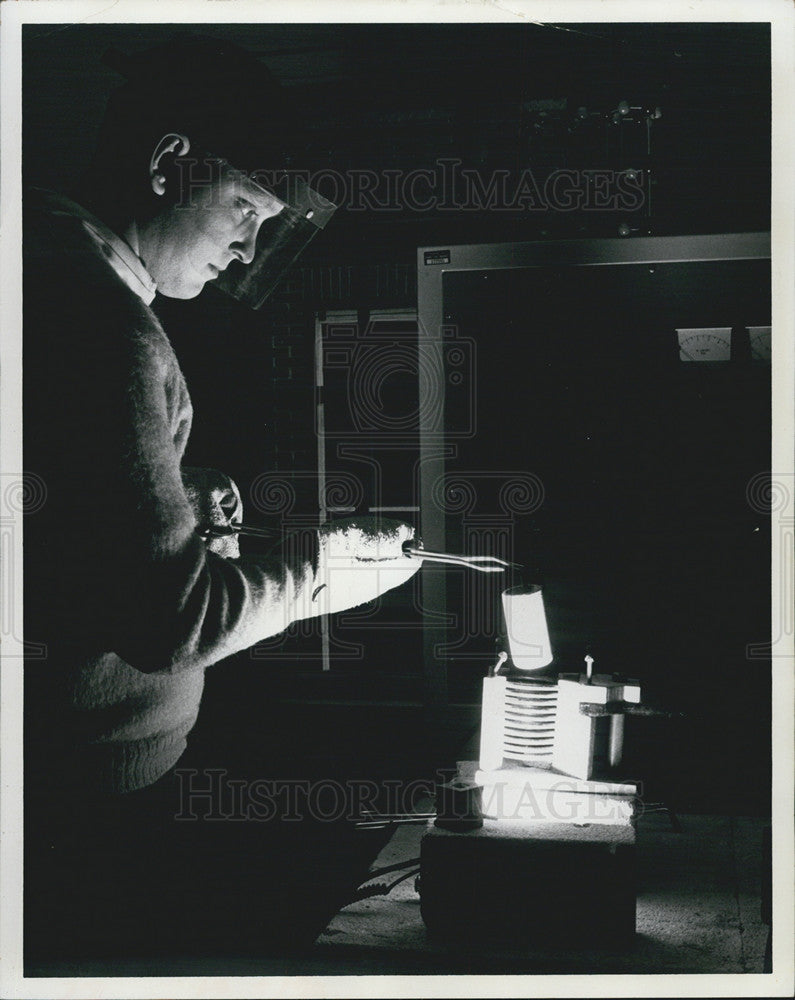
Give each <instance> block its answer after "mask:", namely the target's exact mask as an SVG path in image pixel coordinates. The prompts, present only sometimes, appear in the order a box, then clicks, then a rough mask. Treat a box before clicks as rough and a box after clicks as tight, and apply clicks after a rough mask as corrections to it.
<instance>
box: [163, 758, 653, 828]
mask: <svg viewBox="0 0 795 1000" xmlns="http://www.w3.org/2000/svg"><path fill="white" fill-rule="evenodd" d="M175 773H176V776H177V779H178V785H177V802H176V803H175V812H174V818H175V819H176V820H179V821H183V822H194V823H196V822H213V823H220V822H235V823H245V822H254V823H267V822H271V821H273V820H278V822H282V823H299V822H301V821H307V820H311V821H315V822H321V823H334V822H342V821H344V822H351V823H354V822H357V821H362V820H366V821H367V822H369V823H372V822H374V821H378V822H380V821H383V824H384V825H388V824H389V823H390V822H394V821H399V820H406V819H411V818H412V817H415V816H418V815H420V816H422V817H425V818H428V819H429V820H430V819H432V818H433V812H427V811H423V812H419V810H421V809H424V810H427V806H428V804H429V803H433V802H434V800H435V796H436V791H437V788H438V786H439V785H440V784H442V783H444V782H445V781H448V780H449V779H450V774H449V773H447V772H443V771H438V772H437V773H436V775H435V776H434V777H433V778H416V779H413V780H411V781H402V780H399V779H385V780H382V781H372V780H366V779H355V780H354V779H351V780H345V781H340V780H338V779H332V778H321V779H316V780H309V779H278V778H265V777H262V778H253V779H252V778H236V777H234V776H232V775H230V774H229V772H228V771H227V770H226V769H224V768H208V769H204V770H202V771H198V770H196V769H195V768H178V769H177V771H176V772H175ZM480 803H481V809H482V813H483V816H484V817H485V818H487V819H489V818H493V819H498V820H522V821H528V820H535V821H541V822H544V821H545V822H553V823H555V822H556V823H574V824H582V825H589V824H592V823H616V822H617V823H629V822H630V821H631V820H633V819H637V818H638V817H639V816H640V815H641V813H642V812H643V800H642V787H641V786H638V792H637V794H636V795H597V794H593V793H588V792H583V791H581V790H580V788H579V783H578V782H577V781H576V780H575V779H573V778H566V777H565V776H563V775H561V777H560V779H559V780H557V781H555V782H552V783H551V784H550V785H549V786H548V787H544V788H539V787H535V786H534V785H533V783H532V782H530V781H527V782H524V783H521V784H518V785H517V784H516V783H515V782H507V781H504V782H503V781H496V782H493V783H490V784H487V785H485V786H483V787H482V794H481V796H480ZM451 808H455V807H451ZM464 808H465V807H464V806H463V805H462V806H461V809H462V810H463V809H464ZM466 808H467V809H468V808H469V807H466ZM468 815H469V813H468V812H466V813H464V812H463V811H462V813H461V818H465V816H468ZM448 818H449V817H448ZM453 818H455V814H453Z"/></svg>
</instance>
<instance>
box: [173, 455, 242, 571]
mask: <svg viewBox="0 0 795 1000" xmlns="http://www.w3.org/2000/svg"><path fill="white" fill-rule="evenodd" d="M180 471H181V473H182V485H183V486H184V487H185V493H186V495H187V497H188V500H189V501H190V505H191V507H192V508H193V513H194V515H195V517H196V523H197V524H198V525H200V526H201V527H202V528H209V527H213V528H227V527H229V524H230V523H231V522H232V521H240V520H241V519H242V517H243V503H242V501H241V499H240V490H238V488H237V485H236V484H235V483H234V481H233V480H231V479H230V478H229V476H227V475H225V474H224V473H223V472H219V471H218V470H217V469H200V468H193V467H191V466H183V467H182V469H181V470H180ZM206 545H207V548H208V549H209V550H210V551H211V552H215V553H217V554H218V555H219V556H225V557H226V558H227V559H236V558H237V557H238V556H239V555H240V546H239V541H238V536H237V535H236V534H233V535H226V536H221V537H211V538H208V539H207V542H206Z"/></svg>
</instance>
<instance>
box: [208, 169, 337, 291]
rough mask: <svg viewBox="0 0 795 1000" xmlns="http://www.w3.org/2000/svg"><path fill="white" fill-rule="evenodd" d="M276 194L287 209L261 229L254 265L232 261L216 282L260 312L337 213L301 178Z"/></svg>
mask: <svg viewBox="0 0 795 1000" xmlns="http://www.w3.org/2000/svg"><path fill="white" fill-rule="evenodd" d="M272 193H273V194H274V195H275V196H276V197H277V198H278V200H279V201H280V202H281V203H282V204H283V206H284V207H283V208H282V210H281V212H279V214H278V215H275V216H273V217H272V218H270V219H266V220H265V221H264V222H263V223H262V225H261V226H260V229H259V233H258V234H257V247H256V250H255V253H254V259H253V260H252V262H251V263H250V264H243V263H241V262H240V261H232V263H231V264H229V266H228V267H227V268H226V269H225V270H224V271H222V272H221V274H220V275H219V276H218V277H217V278H216V279H215V280H214V282H213V284H215V285H216V286H217V287H218V288H220V289H222V291H224V292H226V293H227V294H228V295H231V296H233V297H234V298H236V299H238V300H239V301H240V302H245V303H246V305H248V306H250V307H251V308H252V309H259V307H260V306H261V305H262V304H263V302H264V301H265V300H266V299H267V298H268V296H269V295H270V294H271V292H272V291H273V289H274V288H275V287H276V285H277V284H278V283H279V281H280V280H281V279H282V277H283V276H284V274H285V272H286V271H287V270H288V269H289V268H290V266H291V265H292V263H293V262H294V261H295V259H296V258H297V257H298V256H299V255H300V254H301V253H302V252H303V250H304V249H305V248H306V246H307V245H308V244H309V243H310V241H311V240H312V239H313V238H314V237H315V235H316V234H317V233H318V232H320V230H322V229H325V227H326V225H327V224H328V221H329V219H331V217H332V215H333V214H334V212H336V210H337V206H336V205H335V204H333V203H332V202H330V201H327V200H326V199H325V198H323V196H322V195H320V194H318V192H317V191H315V190H313V189H312V188H310V187H309V185H308V184H307V183H306V181H305V180H303V179H302V178H300V177H296V176H291V177H289V178H287V179H286V180H285V181H283V182H282V183H280V184H278V185H276V186H275V187H273V189H272Z"/></svg>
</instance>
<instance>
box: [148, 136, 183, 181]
mask: <svg viewBox="0 0 795 1000" xmlns="http://www.w3.org/2000/svg"><path fill="white" fill-rule="evenodd" d="M189 152H190V140H189V139H188V137H187V136H186V135H183V134H182V133H181V132H167V133H166V134H165V135H164V136H163V138H162V139H160V141H159V142H158V143H157V145H156V146H155V148H154V150H153V152H152V156H151V159H150V160H149V178H150V181H151V184H152V190H153V191H154V192H155V194H160V195H162V194H165V193H166V176H165V174H164V173H163V171H162V170H161V168H160V161H161V160H162V159H163V157H164V156H168V155H169V154H173V155H174V156H187V154H188V153H189Z"/></svg>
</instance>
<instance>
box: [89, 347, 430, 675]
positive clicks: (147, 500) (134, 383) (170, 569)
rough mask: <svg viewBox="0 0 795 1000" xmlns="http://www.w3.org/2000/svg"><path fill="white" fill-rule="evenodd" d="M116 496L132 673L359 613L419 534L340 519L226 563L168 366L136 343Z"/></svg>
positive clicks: (117, 624)
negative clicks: (208, 541)
mask: <svg viewBox="0 0 795 1000" xmlns="http://www.w3.org/2000/svg"><path fill="white" fill-rule="evenodd" d="M129 350H130V352H131V353H130V356H129V358H127V359H126V361H127V363H126V364H125V365H123V366H122V367H123V369H126V371H127V373H128V376H129V377H128V379H127V385H126V391H125V393H124V408H125V412H124V414H123V415H122V419H121V420H120V421H119V424H118V426H119V429H120V433H121V434H122V435H123V436H124V438H125V440H123V441H120V442H119V445H120V452H121V454H123V455H124V461H123V462H122V463H121V465H120V466H119V468H118V469H117V470H116V477H117V480H116V482H114V483H113V488H114V492H115V493H116V495H117V496H118V497H120V498H123V500H122V503H121V509H119V510H117V512H116V524H117V535H116V540H117V543H118V544H114V546H113V556H114V557H115V556H116V554H118V555H119V560H118V564H117V565H114V566H112V567H109V578H110V579H111V580H112V581H113V594H112V599H111V602H110V604H111V606H112V608H113V609H114V610H113V615H112V626H113V627H112V633H111V634H112V636H113V638H112V641H113V646H114V651H115V652H117V653H118V654H119V655H120V656H121V657H122V658H123V659H124V660H126V661H127V662H128V663H130V664H131V665H132V666H133V667H135V668H137V669H139V670H142V671H146V672H153V671H168V672H173V671H178V670H182V669H186V668H193V667H200V666H208V665H210V664H212V663H214V662H216V661H217V660H219V659H222V658H224V657H226V656H229V655H231V654H233V653H235V652H239V651H240V650H242V649H246V648H248V647H250V646H252V645H254V644H255V643H256V642H259V641H260V640H262V639H265V638H267V637H269V636H272V635H275V634H277V633H279V632H281V631H283V630H284V629H285V628H287V627H288V626H289V625H290V624H291V623H292V622H294V621H297V620H299V619H302V618H308V617H312V616H315V615H318V614H322V613H326V612H329V611H340V610H344V609H346V608H351V607H356V606H358V605H360V604H363V603H365V602H367V601H370V600H372V599H374V598H375V597H377V596H378V595H379V594H381V593H383V592H384V591H386V590H389V589H391V588H392V587H394V586H397V585H399V584H401V583H403V582H404V581H406V580H407V579H409V577H411V576H412V575H413V574H414V573H415V572H416V570H417V569H418V567H419V563H418V562H416V561H415V560H411V559H409V558H407V557H406V556H404V554H403V552H402V544H403V542H404V541H406V540H407V539H408V538H410V537H411V536H412V529H411V528H409V526H408V525H403V524H401V523H399V522H388V523H386V524H384V523H383V522H382V523H381V524H379V525H378V527H377V528H376V526H375V525H374V524H373V523H371V522H369V521H367V520H366V519H364V520H359V521H347V522H335V523H334V525H333V526H332V527H329V528H326V529H325V530H321V531H319V532H314V531H313V532H309V533H306V534H302V535H291V536H288V537H287V538H285V539H284V540H283V542H282V543H281V544H280V545H279V546H277V547H276V548H275V549H273V550H272V551H271V552H270V553H269V554H268V555H267V556H265V557H262V558H236V559H230V558H224V557H222V556H219V555H217V554H215V553H213V552H211V551H208V550H207V548H206V546H205V544H204V542H203V541H202V540H201V539H200V538H199V536H198V535H197V534H196V531H195V528H196V517H195V514H194V510H193V507H192V505H191V503H190V501H189V498H188V496H187V494H186V491H185V488H184V484H183V480H182V475H181V470H180V458H181V456H180V455H179V454H178V452H177V448H176V445H175V443H174V437H173V429H172V426H171V424H172V419H173V413H172V410H173V400H172V399H170V398H169V392H170V375H169V365H168V359H167V357H164V356H163V354H162V352H160V351H158V349H157V345H156V344H154V345H153V344H152V342H151V341H150V340H148V339H147V338H133V339H132V340H131V342H130V346H129Z"/></svg>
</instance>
